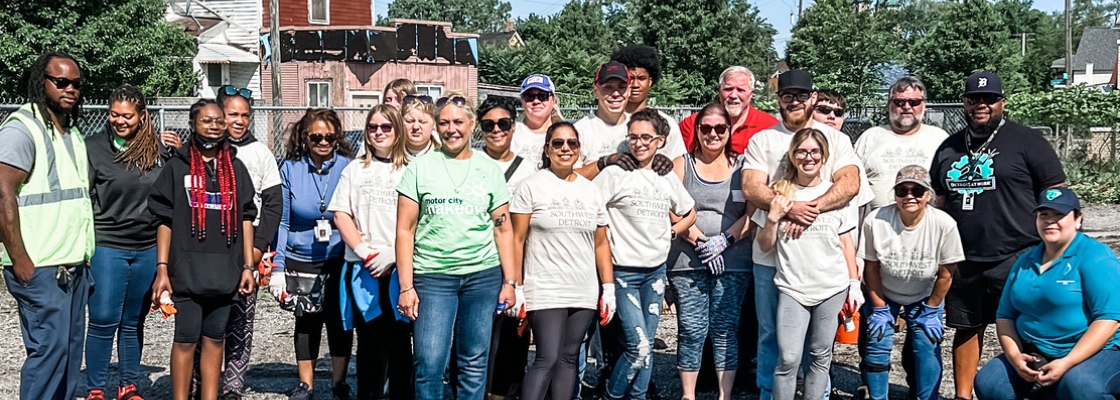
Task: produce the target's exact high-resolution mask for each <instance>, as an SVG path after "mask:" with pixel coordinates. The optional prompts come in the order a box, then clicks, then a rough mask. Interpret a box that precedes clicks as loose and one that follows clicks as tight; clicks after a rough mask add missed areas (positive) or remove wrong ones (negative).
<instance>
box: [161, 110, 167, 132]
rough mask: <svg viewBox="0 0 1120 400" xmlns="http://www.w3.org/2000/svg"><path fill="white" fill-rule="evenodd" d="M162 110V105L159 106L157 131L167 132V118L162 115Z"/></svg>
mask: <svg viewBox="0 0 1120 400" xmlns="http://www.w3.org/2000/svg"><path fill="white" fill-rule="evenodd" d="M163 110H164V108H163V107H160V108H159V133H163V132H167V128H166V126H167V125H166V124H167V122H166V120H167V118H165V117H164V114H163Z"/></svg>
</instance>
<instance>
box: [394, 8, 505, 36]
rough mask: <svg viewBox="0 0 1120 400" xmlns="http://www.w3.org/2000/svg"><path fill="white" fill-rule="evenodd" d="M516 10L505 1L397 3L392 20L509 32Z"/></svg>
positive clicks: (469, 30)
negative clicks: (412, 20)
mask: <svg viewBox="0 0 1120 400" xmlns="http://www.w3.org/2000/svg"><path fill="white" fill-rule="evenodd" d="M511 10H513V7H512V6H510V4H509V2H505V1H501V0H393V2H391V3H389V9H388V11H387V12H386V14H387V15H388V16H389V18H410V19H422V20H429V21H447V22H450V23H451V26H452V28H453V29H454V30H455V31H456V32H471V33H493V32H501V31H503V30H505V27H506V21H507V20H509V17H510V11H511Z"/></svg>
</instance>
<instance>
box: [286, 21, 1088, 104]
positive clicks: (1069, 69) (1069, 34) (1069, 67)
mask: <svg viewBox="0 0 1120 400" xmlns="http://www.w3.org/2000/svg"><path fill="white" fill-rule="evenodd" d="M273 1H275V0H273ZM1069 2H1070V0H1066V79H1067V80H1066V86H1069V85H1072V84H1073V26H1072V25H1073V17H1072V16H1071V15H1070V13H1069V9H1070V5H1069Z"/></svg>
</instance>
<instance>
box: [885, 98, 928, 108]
mask: <svg viewBox="0 0 1120 400" xmlns="http://www.w3.org/2000/svg"><path fill="white" fill-rule="evenodd" d="M925 102H926V100H925V99H891V103H893V104H894V106H895V107H898V108H902V107H903V106H905V105H907V104H909V105H910V108H914V107H917V106H920V105H922V103H925Z"/></svg>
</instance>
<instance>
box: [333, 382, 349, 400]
mask: <svg viewBox="0 0 1120 400" xmlns="http://www.w3.org/2000/svg"><path fill="white" fill-rule="evenodd" d="M331 395H332V396H334V400H350V385H348V384H346V381H338V382H335V384H334V387H333V388H331Z"/></svg>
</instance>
